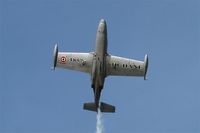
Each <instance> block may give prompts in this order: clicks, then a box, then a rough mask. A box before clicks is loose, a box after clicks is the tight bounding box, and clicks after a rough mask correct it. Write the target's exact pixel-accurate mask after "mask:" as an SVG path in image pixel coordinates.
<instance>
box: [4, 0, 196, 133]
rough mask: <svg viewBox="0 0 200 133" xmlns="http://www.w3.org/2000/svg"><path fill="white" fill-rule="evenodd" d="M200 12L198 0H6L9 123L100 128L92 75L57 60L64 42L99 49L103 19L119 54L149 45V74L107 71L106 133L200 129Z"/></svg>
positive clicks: (26, 131) (49, 130) (139, 52)
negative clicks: (87, 106) (111, 109)
mask: <svg viewBox="0 0 200 133" xmlns="http://www.w3.org/2000/svg"><path fill="white" fill-rule="evenodd" d="M199 13H200V3H199V1H198V0H191V1H189V0H134V1H131V0H130V1H120V0H115V1H114V0H107V1H106V0H102V1H93V0H85V1H81V0H67V1H66V0H34V1H30V0H0V61H1V63H0V132H1V133H68V132H70V133H94V132H95V126H96V113H93V112H88V111H85V110H83V109H82V106H83V103H84V102H90V101H93V92H92V89H91V88H90V76H89V75H87V74H84V73H79V72H75V71H69V70H62V69H56V71H51V70H50V67H51V66H52V62H53V55H52V54H53V48H54V44H55V43H58V45H59V50H61V51H72V52H73V51H77V52H90V51H93V50H94V48H95V36H96V30H97V26H98V23H99V20H100V19H101V18H104V19H105V20H106V21H107V27H108V52H109V53H110V54H114V55H119V56H123V57H129V58H134V59H139V60H143V58H144V54H146V53H148V54H149V71H148V80H147V81H144V80H143V78H137V77H108V78H107V79H106V82H105V86H104V90H103V92H102V97H101V101H104V102H107V103H110V104H113V105H115V106H116V113H114V114H104V115H103V119H104V127H105V133H121V132H125V133H133V132H136V133H197V132H200V84H199V75H200V70H199V68H200V55H199V51H200V38H199V36H200V25H199V23H200V17H199Z"/></svg>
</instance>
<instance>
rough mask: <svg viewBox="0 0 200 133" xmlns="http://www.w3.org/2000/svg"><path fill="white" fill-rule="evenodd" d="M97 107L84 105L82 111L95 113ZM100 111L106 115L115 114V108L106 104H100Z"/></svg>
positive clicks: (93, 104)
mask: <svg viewBox="0 0 200 133" xmlns="http://www.w3.org/2000/svg"><path fill="white" fill-rule="evenodd" d="M97 108H98V107H97V106H96V104H95V103H93V102H92V103H84V105H83V109H85V110H89V111H95V112H97ZM100 110H101V112H107V113H114V112H115V106H112V105H109V104H107V103H103V102H101V103H100Z"/></svg>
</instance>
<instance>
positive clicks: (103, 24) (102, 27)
mask: <svg viewBox="0 0 200 133" xmlns="http://www.w3.org/2000/svg"><path fill="white" fill-rule="evenodd" d="M106 30H107V29H106V21H105V20H104V19H101V20H100V22H99V28H98V31H99V32H102V33H105V32H106Z"/></svg>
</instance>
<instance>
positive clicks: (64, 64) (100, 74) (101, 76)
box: [52, 19, 148, 113]
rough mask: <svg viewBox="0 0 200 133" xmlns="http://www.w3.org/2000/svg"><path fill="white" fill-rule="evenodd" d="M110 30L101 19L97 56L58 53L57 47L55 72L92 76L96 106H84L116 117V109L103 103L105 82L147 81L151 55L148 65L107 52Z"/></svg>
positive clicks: (90, 103)
mask: <svg viewBox="0 0 200 133" xmlns="http://www.w3.org/2000/svg"><path fill="white" fill-rule="evenodd" d="M107 46H108V41H107V26H106V21H105V20H104V19H101V20H100V22H99V25H98V28H97V33H96V49H95V51H94V52H90V53H81V52H58V45H57V44H56V45H55V47H54V53H53V58H54V60H53V68H52V69H53V70H55V67H58V68H64V69H70V70H76V71H81V72H85V73H88V74H90V75H91V88H93V92H94V102H89V103H84V104H83V109H85V110H89V111H94V112H98V109H99V110H100V111H101V112H108V113H114V112H115V106H112V105H109V104H107V103H104V102H100V96H101V91H102V89H103V86H104V81H105V78H106V77H108V76H143V77H144V80H146V79H147V76H146V75H147V69H148V55H147V54H146V55H145V57H144V61H139V60H134V59H128V58H123V57H119V56H114V55H111V54H109V53H108V52H107Z"/></svg>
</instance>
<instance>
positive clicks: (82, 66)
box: [53, 45, 93, 73]
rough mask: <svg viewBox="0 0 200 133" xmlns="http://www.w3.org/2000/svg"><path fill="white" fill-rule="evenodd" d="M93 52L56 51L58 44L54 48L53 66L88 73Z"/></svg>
mask: <svg viewBox="0 0 200 133" xmlns="http://www.w3.org/2000/svg"><path fill="white" fill-rule="evenodd" d="M92 60H93V53H75V52H58V46H57V45H55V48H54V66H53V69H55V67H59V68H64V69H70V70H76V71H81V72H86V73H90V72H91V67H92Z"/></svg>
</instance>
